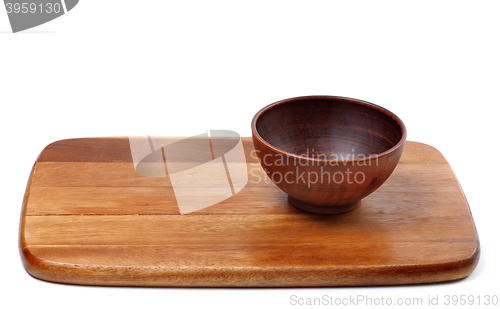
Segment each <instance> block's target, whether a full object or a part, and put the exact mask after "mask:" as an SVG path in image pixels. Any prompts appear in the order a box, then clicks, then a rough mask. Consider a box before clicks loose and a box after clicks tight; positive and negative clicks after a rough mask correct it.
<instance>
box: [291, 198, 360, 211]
mask: <svg viewBox="0 0 500 309" xmlns="http://www.w3.org/2000/svg"><path fill="white" fill-rule="evenodd" d="M288 200H289V201H290V203H292V204H293V205H294V206H295V207H297V208H299V209H302V210H305V211H308V212H312V213H315V214H324V215H336V214H342V213H345V212H348V211H351V210H353V209H355V208H357V207H358V206H359V205H360V204H361V201H357V202H354V203H351V204H347V205H340V206H316V205H311V204H307V203H304V202H301V201H299V200H296V199H294V198H293V197H291V196H288Z"/></svg>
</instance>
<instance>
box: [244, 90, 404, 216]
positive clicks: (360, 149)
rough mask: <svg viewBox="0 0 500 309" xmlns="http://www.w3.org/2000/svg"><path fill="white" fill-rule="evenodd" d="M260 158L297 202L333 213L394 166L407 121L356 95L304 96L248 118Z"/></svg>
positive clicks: (351, 203) (377, 184)
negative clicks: (359, 98) (353, 96)
mask: <svg viewBox="0 0 500 309" xmlns="http://www.w3.org/2000/svg"><path fill="white" fill-rule="evenodd" d="M252 137H253V143H254V147H255V150H256V152H257V156H258V158H259V159H260V164H261V165H262V167H263V168H264V170H265V172H266V174H267V175H268V177H269V178H270V179H271V181H272V182H273V183H274V184H276V186H278V187H279V188H280V189H281V190H283V191H284V192H285V193H287V194H288V200H289V201H290V202H291V203H292V204H293V205H295V206H296V207H298V208H300V209H302V210H305V211H309V212H313V213H320V214H338V213H344V212H347V211H350V210H352V209H354V208H356V207H357V206H359V204H360V202H361V199H362V198H364V197H366V196H367V195H369V194H370V193H372V192H373V191H375V190H376V189H377V188H378V187H380V186H381V185H382V184H383V183H384V182H385V181H386V180H387V178H389V176H390V175H391V173H392V172H393V171H394V169H395V168H396V165H397V164H398V161H399V158H400V157H401V154H402V152H403V148H404V144H405V141H406V128H405V126H404V124H403V122H402V121H401V119H399V118H398V117H397V116H396V115H394V114H393V113H391V112H390V111H388V110H386V109H384V108H382V107H380V106H377V105H375V104H372V103H368V102H365V101H361V100H356V99H350V98H344V97H334V96H306V97H297V98H291V99H286V100H282V101H279V102H276V103H273V104H271V105H268V106H266V107H264V108H263V109H261V110H260V111H259V112H258V113H257V114H256V115H255V116H254V118H253V120H252Z"/></svg>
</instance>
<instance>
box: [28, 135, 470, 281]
mask: <svg viewBox="0 0 500 309" xmlns="http://www.w3.org/2000/svg"><path fill="white" fill-rule="evenodd" d="M126 143H127V139H126V138H96V139H77V140H65V141H60V142H56V143H53V144H51V145H49V146H47V148H46V149H44V151H43V152H42V153H41V155H40V156H39V159H38V160H37V162H36V163H35V165H34V167H33V170H32V173H31V175H30V178H29V181H28V186H27V189H26V194H25V200H24V205H23V212H22V217H21V226H20V251H21V257H22V260H23V263H24V266H25V268H26V270H27V271H28V272H29V273H30V274H31V275H33V276H34V277H37V278H40V279H44V280H48V281H54V282H64V283H73V284H89V285H125V286H220V287H222V286H229V287H230V286H234V287H252V286H253V287H264V286H268V287H273V286H274V287H280V286H366V285H396V284H414V283H431V282H440V281H449V280H456V279H460V278H464V277H466V276H468V275H469V274H470V273H471V272H472V271H473V270H474V268H475V266H476V264H477V262H478V260H479V240H478V237H477V233H476V230H475V226H474V222H473V220H472V216H471V213H470V210H469V206H468V204H467V201H466V200H465V197H464V196H463V193H462V190H461V188H460V185H459V184H458V181H457V180H456V178H455V175H454V174H453V171H452V170H451V168H450V166H449V165H448V163H447V162H446V160H445V159H444V157H443V156H442V155H441V154H440V153H439V151H437V150H436V149H434V148H432V147H430V146H427V145H424V144H420V143H415V142H407V143H406V147H405V151H404V153H403V155H402V158H401V160H400V162H399V164H398V166H397V168H396V170H395V171H394V173H393V174H392V175H391V177H390V178H389V179H388V180H387V182H386V183H384V184H383V185H382V186H381V187H380V188H379V189H378V190H377V191H376V192H374V193H373V194H371V195H370V196H368V197H366V198H365V199H363V201H362V204H361V206H360V207H359V208H357V209H355V210H353V211H351V212H349V213H346V214H342V215H333V216H326V215H316V214H311V213H306V212H303V211H301V210H299V209H297V208H296V207H294V206H293V205H291V204H290V203H289V202H288V200H287V195H286V194H285V193H283V192H282V191H281V190H279V189H278V188H277V187H276V186H274V184H272V183H271V182H270V181H268V180H267V181H266V178H265V177H264V176H265V174H264V172H263V170H262V168H261V167H260V165H259V164H258V161H257V159H256V157H255V156H252V155H251V151H252V150H253V147H252V142H251V139H250V138H243V145H244V149H245V153H246V157H247V164H248V171H249V181H248V184H247V186H246V187H245V188H244V189H243V190H241V191H240V192H239V193H238V194H236V195H235V196H233V197H232V198H229V199H227V200H225V201H223V202H221V203H219V204H216V205H214V206H211V207H208V208H205V209H201V210H199V211H196V212H193V213H191V214H188V215H179V210H178V208H177V204H176V200H175V196H174V194H173V190H172V187H171V184H170V182H169V179H168V177H167V178H151V177H143V176H140V175H137V174H136V173H135V170H134V166H133V163H132V160H131V157H130V154H129V153H128V154H127V151H128V152H130V150H128V149H127V147H126V146H127V144H126ZM101 150H102V151H101Z"/></svg>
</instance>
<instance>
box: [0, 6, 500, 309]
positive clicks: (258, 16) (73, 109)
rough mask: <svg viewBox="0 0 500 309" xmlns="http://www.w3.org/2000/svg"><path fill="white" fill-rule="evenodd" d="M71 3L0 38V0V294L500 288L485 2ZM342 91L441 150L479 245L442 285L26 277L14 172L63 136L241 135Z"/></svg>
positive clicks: (497, 97) (496, 69)
mask: <svg viewBox="0 0 500 309" xmlns="http://www.w3.org/2000/svg"><path fill="white" fill-rule="evenodd" d="M236 3H242V1H239V2H238V1H214V0H212V1H186V0H183V1H160V0H156V1H153V0H143V1H130V0H105V1H98V0H82V1H80V3H79V4H78V5H77V6H76V7H75V8H74V9H73V10H72V11H70V12H69V13H68V14H66V15H64V16H62V17H61V18H58V19H56V20H54V21H51V22H49V23H47V24H44V25H41V26H39V27H36V28H33V29H32V30H28V31H25V32H21V33H18V34H12V33H11V31H10V25H9V22H8V18H7V14H6V13H5V11H4V9H3V8H2V7H0V62H1V65H0V102H1V122H0V126H1V132H2V138H3V144H2V146H1V147H2V148H1V150H2V151H1V152H0V156H1V160H0V162H2V164H3V171H2V178H1V190H2V191H1V193H2V194H1V201H2V206H3V212H2V216H0V220H1V224H0V229H1V234H0V235H1V237H2V242H1V255H0V258H1V264H0V265H1V267H2V269H1V277H0V278H1V281H0V282H1V284H2V289H1V291H2V292H1V297H0V302H2V303H10V304H11V306H12V305H13V304H14V303H21V304H23V305H26V307H27V306H30V307H32V308H88V307H93V308H105V307H106V308H107V307H110V306H113V308H134V307H139V306H141V307H142V308H150V307H153V306H154V307H157V308H172V307H173V306H175V305H177V306H180V305H183V306H187V307H200V308H204V307H207V306H210V305H217V306H218V307H230V306H231V307H243V308H255V307H256V306H260V307H271V306H272V307H273V308H278V307H298V306H291V305H290V295H292V294H295V295H297V296H298V297H322V296H323V295H329V296H334V297H349V296H351V297H352V296H356V295H358V294H361V295H367V296H369V297H379V298H380V297H384V298H387V297H392V298H393V299H396V298H398V297H412V298H413V297H421V298H423V299H424V303H427V300H428V296H429V295H431V296H433V297H434V296H436V295H438V296H439V299H440V301H444V296H445V295H447V294H448V295H460V294H464V295H474V296H478V295H485V294H490V295H493V294H496V295H499V296H500V291H499V288H498V281H497V278H498V276H499V275H500V273H499V267H498V261H499V259H500V254H499V253H500V252H499V249H498V236H497V235H498V224H497V222H498V215H499V207H500V205H499V204H500V203H499V199H498V192H499V191H500V189H499V188H498V185H499V183H500V182H499V180H498V175H500V170H499V167H498V162H499V161H498V150H499V147H498V142H499V140H498V132H499V129H498V122H499V121H498V107H497V106H498V103H500V92H499V80H500V60H499V57H500V43H499V42H500V40H499V37H500V18H499V17H498V16H499V14H500V3H499V2H498V1H468V2H464V1H413V2H412V3H409V2H405V3H404V4H403V3H402V1H345V2H341V1H269V0H268V1H255V0H254V1H246V2H245V3H246V4H236ZM310 94H328V95H340V96H347V97H354V98H358V99H362V100H366V101H370V102H373V103H375V104H378V105H382V106H384V107H386V108H387V109H389V110H391V111H393V112H394V113H396V114H397V115H398V116H400V117H401V118H402V119H403V121H404V122H405V124H406V126H407V129H408V140H410V141H419V142H423V143H426V144H429V145H432V146H434V147H436V148H437V149H439V150H440V151H441V152H442V153H443V154H444V156H445V157H446V159H447V160H448V161H449V163H450V164H451V166H452V167H453V169H454V171H455V173H456V175H457V177H458V179H459V181H460V183H461V185H462V187H463V190H464V192H465V195H466V196H467V199H468V201H469V204H470V207H471V211H472V214H473V217H474V220H475V223H476V226H477V230H478V233H479V237H480V241H481V247H482V253H481V260H480V263H479V265H478V267H477V269H476V270H475V272H474V273H473V274H472V275H471V276H470V277H468V278H466V279H465V280H461V281H458V282H454V283H445V284H435V285H418V286H402V287H370V288H322V289H200V288H198V289H184V288H112V287H108V288H103V287H80V286H71V285H62V284H54V283H48V282H44V281H41V280H37V279H34V278H33V277H31V276H30V275H28V274H27V273H26V272H25V270H24V269H23V267H22V265H21V260H20V257H19V253H18V248H17V246H18V226H19V217H20V211H21V204H22V199H23V193H24V190H25V186H26V182H27V179H28V176H29V173H30V170H31V167H32V164H33V163H34V162H35V160H36V157H37V155H38V153H39V152H40V151H41V150H42V149H43V147H45V146H46V145H47V144H49V143H51V142H53V141H56V140H60V139H64V138H78V137H98V136H130V135H138V136H144V135H153V136H154V135H156V136H168V135H173V136H175V135H177V136H178V135H183V136H190V135H193V134H199V133H202V132H205V131H206V130H207V129H228V130H235V131H237V132H239V133H240V134H241V135H242V136H250V135H251V131H250V121H251V118H252V116H253V115H254V114H255V113H256V112H257V111H258V110H259V109H260V108H262V107H264V106H265V105H268V104H270V103H272V102H275V101H277V100H280V99H284V98H289V97H293V96H299V95H310Z"/></svg>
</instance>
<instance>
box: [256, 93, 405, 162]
mask: <svg viewBox="0 0 500 309" xmlns="http://www.w3.org/2000/svg"><path fill="white" fill-rule="evenodd" d="M255 128H256V131H257V133H258V134H259V135H260V136H261V137H262V138H263V139H264V140H265V141H266V142H267V143H269V144H271V145H272V146H274V147H276V148H278V149H280V150H282V151H286V152H289V153H293V154H296V155H299V156H300V155H302V156H308V157H316V158H321V156H324V155H326V156H329V155H330V156H331V155H332V154H336V155H343V156H344V158H346V157H347V156H351V158H354V157H356V158H360V157H363V156H370V155H376V154H379V153H382V152H384V151H387V150H389V149H391V148H392V147H394V146H395V145H396V144H397V143H398V142H399V141H400V140H401V138H402V136H403V129H402V127H401V126H400V125H399V124H398V122H397V120H396V119H395V118H394V117H393V116H391V113H390V112H388V111H385V110H383V109H380V108H379V107H377V106H374V105H370V104H367V103H362V102H358V101H355V100H350V99H347V98H332V97H329V98H321V97H319V98H297V99H292V100H290V101H284V102H282V103H280V104H276V105H274V106H271V107H270V108H269V109H267V110H265V111H263V112H262V113H261V114H260V116H259V117H258V118H257V120H256V123H255Z"/></svg>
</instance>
